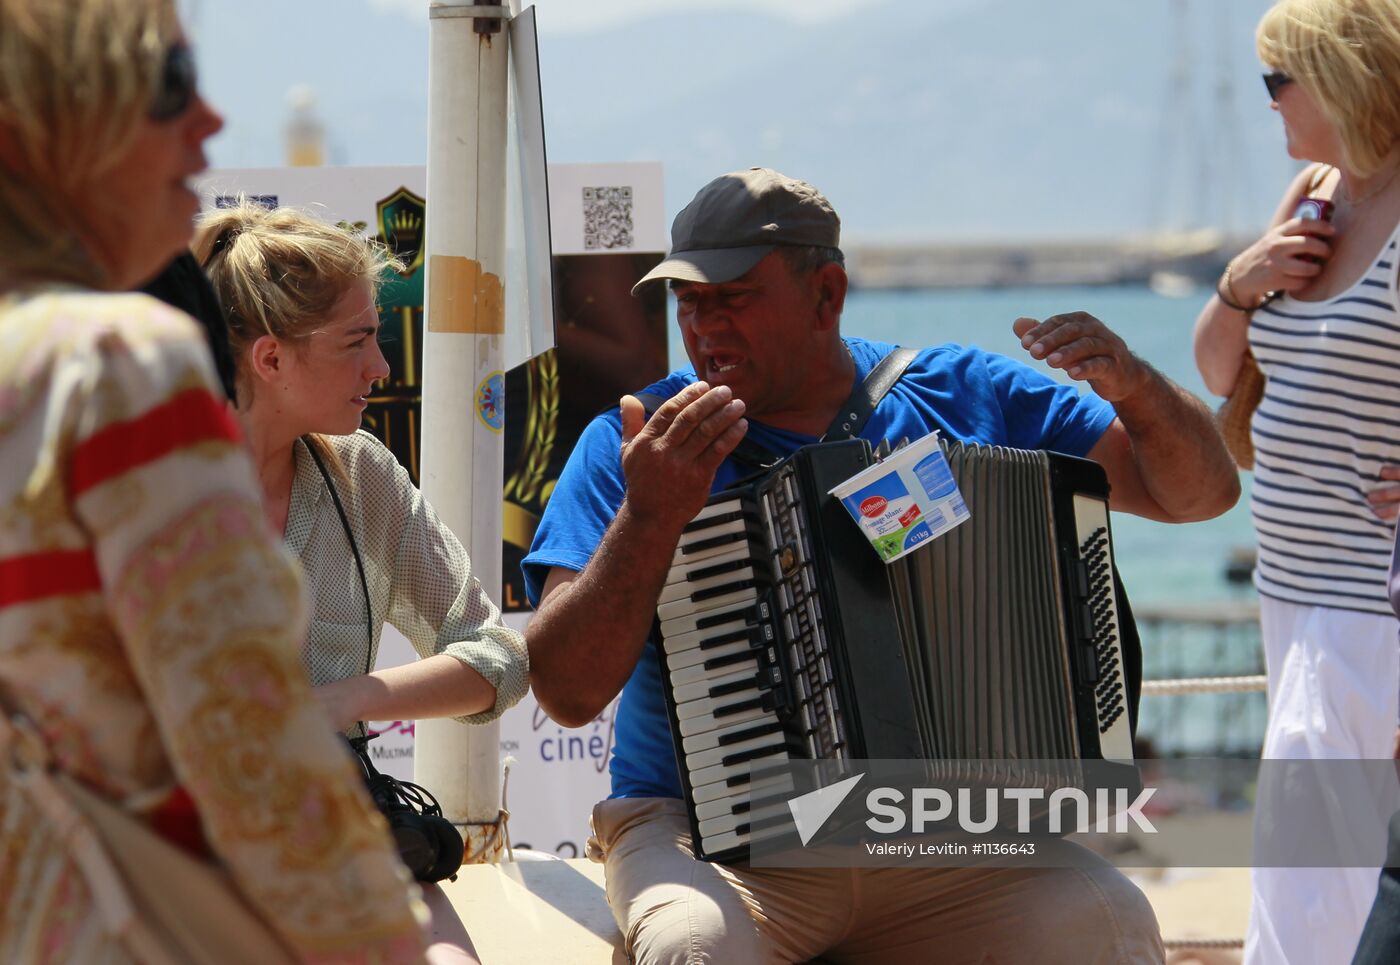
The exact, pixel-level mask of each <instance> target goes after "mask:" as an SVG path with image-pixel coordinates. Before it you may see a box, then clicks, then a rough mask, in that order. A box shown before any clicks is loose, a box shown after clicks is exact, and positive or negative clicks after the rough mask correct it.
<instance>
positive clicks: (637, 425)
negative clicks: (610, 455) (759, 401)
mask: <svg viewBox="0 0 1400 965" xmlns="http://www.w3.org/2000/svg"><path fill="white" fill-rule="evenodd" d="M621 417H622V472H623V475H624V476H625V477H626V479H627V502H628V504H629V506H630V509H631V511H632V512H633V513H635V514H637V515H638V516H639V517H641V518H643V519H648V520H654V521H655V522H657V523H658V524H663V525H665V524H669V525H672V526H677V527H679V526H684V525H685V524H686V523H688V522H690V520H691V519H693V518H694V517H695V514H696V513H698V512H700V510H701V508H702V507H703V506H704V505H705V500H706V499H708V498H709V495H710V486H711V484H712V483H713V482H714V478H715V471H716V470H718V469H719V465H720V463H721V462H723V461H724V459H725V457H726V456H728V455H729V454H730V453H731V452H733V451H734V448H735V447H736V446H737V445H739V442H740V441H741V440H742V439H743V438H744V433H745V432H747V431H748V427H749V423H748V420H747V419H745V418H744V403H743V401H742V400H740V399H736V398H734V393H733V392H732V391H731V390H730V388H729V387H728V386H727V385H720V386H716V387H715V388H710V386H709V385H708V384H707V383H705V382H696V383H694V384H692V385H688V386H686V387H685V388H684V389H682V390H681V391H680V392H678V393H676V395H675V396H673V397H672V398H670V399H668V400H666V401H665V402H663V403H662V404H661V406H660V408H658V409H657V410H656V411H655V412H654V413H652V416H651V418H650V419H647V418H646V410H645V409H644V408H643V407H642V403H641V400H639V399H637V398H636V397H635V396H631V395H627V396H623V397H622V402H621Z"/></svg>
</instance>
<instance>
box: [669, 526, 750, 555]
mask: <svg viewBox="0 0 1400 965" xmlns="http://www.w3.org/2000/svg"><path fill="white" fill-rule="evenodd" d="M748 525H749V524H748V521H746V520H743V519H731V520H729V521H728V522H726V523H719V524H716V525H714V526H711V527H709V528H708V529H704V530H699V531H697V532H695V533H685V534H684V535H682V536H681V538H680V542H679V543H677V544H676V551H675V553H673V554H672V556H671V565H672V566H675V565H676V564H678V563H694V562H696V561H697V560H707V559H712V558H713V557H716V556H723V555H724V554H726V553H732V552H733V551H734V548H735V547H736V546H745V547H747V546H748V542H749V541H748V537H747V535H746V534H747V533H748ZM726 536H727V537H731V538H730V539H725V540H721V539H720V537H726ZM711 540H719V542H716V543H714V544H713V545H708V544H709V543H710V541H711ZM702 546H703V547H704V548H703V549H701V548H700V547H702Z"/></svg>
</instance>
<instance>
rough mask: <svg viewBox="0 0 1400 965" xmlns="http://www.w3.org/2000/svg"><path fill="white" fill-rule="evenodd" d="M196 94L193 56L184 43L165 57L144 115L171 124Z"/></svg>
mask: <svg viewBox="0 0 1400 965" xmlns="http://www.w3.org/2000/svg"><path fill="white" fill-rule="evenodd" d="M198 95H199V77H198V75H197V74H196V73H195V69H194V53H193V52H192V51H191V50H190V48H189V47H187V46H186V45H185V44H175V45H173V46H172V47H171V48H170V49H169V50H168V51H166V54H165V64H164V65H163V66H162V67H161V69H160V80H159V82H158V83H157V85H156V93H155V97H153V98H151V106H150V109H149V110H148V111H147V112H146V115H147V116H148V117H150V119H151V120H153V121H173V120H174V119H175V118H177V117H179V116H180V115H181V114H183V113H185V111H187V110H189V108H190V105H191V104H193V103H194V99H195V98H196V97H197V96H198Z"/></svg>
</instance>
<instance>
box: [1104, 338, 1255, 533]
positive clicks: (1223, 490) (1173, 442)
mask: <svg viewBox="0 0 1400 965" xmlns="http://www.w3.org/2000/svg"><path fill="white" fill-rule="evenodd" d="M1144 364H1145V363H1144ZM1148 371H1149V378H1148V379H1147V380H1146V382H1145V384H1144V386H1143V388H1142V389H1140V390H1139V391H1137V392H1134V393H1133V394H1132V395H1130V396H1128V397H1126V398H1123V399H1120V400H1118V401H1117V402H1115V403H1114V404H1113V406H1114V409H1115V410H1116V411H1117V413H1118V418H1119V420H1120V421H1121V422H1122V423H1123V427H1124V429H1126V430H1127V433H1128V438H1129V441H1130V442H1131V443H1132V450H1133V461H1134V462H1135V463H1136V464H1137V468H1138V474H1139V476H1140V477H1141V478H1142V482H1143V485H1144V486H1145V487H1146V489H1147V492H1148V494H1149V495H1150V496H1151V497H1152V498H1153V499H1154V500H1155V501H1156V503H1157V504H1158V505H1159V506H1161V507H1162V509H1163V511H1164V512H1165V513H1166V514H1167V515H1168V516H1169V517H1171V518H1172V519H1173V520H1175V521H1177V522H1187V521H1191V520H1199V519H1210V518H1211V517H1214V516H1218V515H1220V514H1221V513H1223V512H1225V510H1227V509H1229V508H1230V507H1231V506H1233V505H1234V504H1235V501H1236V500H1237V499H1239V493H1240V482H1239V473H1238V471H1237V470H1236V468H1235V464H1234V461H1233V460H1232V459H1231V458H1230V453H1229V451H1228V450H1226V448H1225V444H1224V442H1223V440H1222V439H1221V438H1220V433H1219V432H1218V431H1217V430H1216V428H1215V423H1214V420H1213V418H1212V416H1211V413H1210V410H1209V409H1207V408H1206V407H1205V405H1204V404H1203V403H1202V402H1201V400H1200V399H1198V398H1196V397H1195V396H1194V395H1192V394H1191V393H1190V392H1187V391H1186V390H1185V389H1183V388H1181V387H1180V386H1179V385H1176V384H1175V383H1173V382H1172V381H1170V380H1169V379H1167V378H1166V377H1165V376H1163V375H1162V374H1161V373H1160V372H1158V371H1156V370H1155V369H1152V368H1151V367H1150V366H1149V367H1148Z"/></svg>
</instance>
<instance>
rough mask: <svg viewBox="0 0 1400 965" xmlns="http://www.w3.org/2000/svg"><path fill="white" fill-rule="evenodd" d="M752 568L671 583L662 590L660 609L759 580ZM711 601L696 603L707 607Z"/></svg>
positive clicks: (659, 602)
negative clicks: (748, 581)
mask: <svg viewBox="0 0 1400 965" xmlns="http://www.w3.org/2000/svg"><path fill="white" fill-rule="evenodd" d="M757 575H758V574H757V573H755V572H754V568H753V567H752V566H745V567H741V568H740V569H737V570H728V571H726V572H724V573H717V574H715V575H714V576H707V577H705V578H704V579H703V580H686V581H683V582H680V583H670V584H667V585H666V586H664V587H662V588H661V595H660V596H659V597H657V598H656V602H657V607H658V609H659V608H660V606H661V605H662V604H665V603H671V602H674V601H676V600H687V599H690V598H692V597H694V596H695V595H696V594H697V593H704V592H706V591H709V590H717V589H719V588H720V587H725V586H731V585H734V584H738V583H742V582H744V581H745V580H754V579H756V578H757ZM708 602H709V600H699V601H696V603H697V605H698V606H702V607H703V606H705V604H707V603H708Z"/></svg>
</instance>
